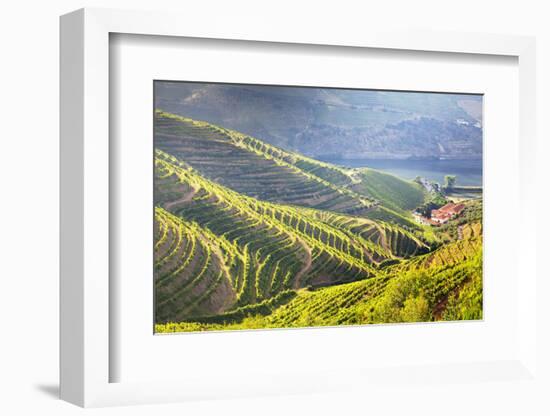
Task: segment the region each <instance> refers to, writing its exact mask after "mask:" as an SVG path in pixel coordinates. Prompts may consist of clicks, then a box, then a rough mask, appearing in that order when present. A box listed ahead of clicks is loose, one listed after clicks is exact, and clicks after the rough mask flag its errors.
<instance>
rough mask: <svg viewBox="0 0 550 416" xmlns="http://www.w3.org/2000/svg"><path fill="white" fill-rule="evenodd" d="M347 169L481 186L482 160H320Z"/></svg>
mask: <svg viewBox="0 0 550 416" xmlns="http://www.w3.org/2000/svg"><path fill="white" fill-rule="evenodd" d="M321 160H323V161H325V162H329V163H332V164H335V165H339V166H345V167H348V168H361V167H369V168H373V169H378V170H381V171H384V172H388V173H391V174H393V175H397V176H399V177H401V178H403V179H414V178H416V177H417V176H422V177H424V178H426V179H428V180H430V181H435V182H439V183H441V184H442V183H443V182H444V177H445V175H455V176H456V182H457V185H464V186H481V185H482V183H483V180H482V177H483V166H482V160H383V159H330V158H329V159H321Z"/></svg>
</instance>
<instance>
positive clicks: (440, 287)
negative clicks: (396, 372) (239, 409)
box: [156, 236, 482, 332]
mask: <svg viewBox="0 0 550 416" xmlns="http://www.w3.org/2000/svg"><path fill="white" fill-rule="evenodd" d="M459 243H460V244H459ZM462 243H463V242H457V243H453V244H450V245H448V246H445V247H442V248H440V249H439V250H437V251H436V252H434V253H432V254H428V255H426V256H425V259H424V262H423V263H422V264H423V266H422V267H420V263H418V262H414V263H411V264H410V267H404V266H403V265H400V266H399V267H396V268H393V269H390V270H389V271H388V272H387V273H385V274H381V275H379V276H378V277H376V278H373V279H368V280H364V281H360V282H354V283H348V284H344V285H339V286H333V287H329V288H323V289H319V290H315V291H308V290H301V291H298V293H297V296H296V297H294V298H292V299H291V300H290V301H288V303H286V304H284V305H282V306H280V307H278V308H274V309H266V310H264V312H263V313H255V312H251V313H249V314H248V315H247V314H243V315H241V316H239V317H238V319H235V317H233V316H220V317H217V319H210V320H199V321H195V322H180V323H168V324H165V325H157V326H156V330H157V331H158V332H180V331H206V330H221V329H229V330H232V329H233V330H235V329H255V328H281V327H303V326H333V325H360V324H375V323H391V322H426V321H435V320H464V319H481V318H482V287H481V276H482V248H481V238H480V237H479V236H477V237H472V238H471V240H470V241H469V242H468V248H467V249H464V244H462ZM432 257H433V258H438V259H446V261H443V262H440V261H429V259H430V258H432ZM433 258H432V260H433Z"/></svg>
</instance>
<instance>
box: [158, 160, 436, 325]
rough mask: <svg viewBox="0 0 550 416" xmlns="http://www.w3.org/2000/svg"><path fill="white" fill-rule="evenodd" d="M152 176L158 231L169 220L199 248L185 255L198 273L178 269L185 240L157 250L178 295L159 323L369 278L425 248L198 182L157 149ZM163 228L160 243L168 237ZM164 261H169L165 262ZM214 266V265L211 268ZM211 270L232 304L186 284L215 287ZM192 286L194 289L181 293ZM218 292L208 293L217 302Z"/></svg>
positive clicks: (165, 280)
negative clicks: (387, 263)
mask: <svg viewBox="0 0 550 416" xmlns="http://www.w3.org/2000/svg"><path fill="white" fill-rule="evenodd" d="M155 175H156V178H155V200H156V201H157V204H158V208H157V217H162V218H160V219H162V220H163V221H159V220H158V221H157V222H159V223H160V225H163V224H164V223H166V222H168V221H167V220H166V218H168V220H170V222H171V223H173V225H172V226H171V229H176V230H177V229H180V228H181V229H183V230H192V231H193V230H194V231H195V234H194V235H195V236H196V238H195V240H197V241H198V242H202V244H201V245H202V246H204V248H202V249H201V250H200V251H197V250H198V249H197V248H196V247H199V244H198V243H197V244H195V251H190V252H191V253H192V254H193V255H195V256H196V255H199V256H200V258H201V262H202V263H204V266H203V267H202V268H201V267H198V266H197V265H196V264H195V262H192V263H191V265H190V266H189V267H183V268H181V267H178V264H179V263H183V262H184V261H185V260H184V258H185V257H187V258H189V257H190V254H189V251H184V250H188V249H187V246H189V245H190V243H189V241H188V240H190V239H189V238H185V237H178V238H179V240H182V241H183V242H181V241H180V242H177V241H176V242H173V243H172V245H171V246H168V247H164V246H165V245H166V244H168V243H164V244H162V245H160V248H163V247H164V251H163V252H160V251H157V252H156V256H155V257H156V261H157V264H159V263H161V264H163V263H167V264H169V265H170V266H171V267H169V268H168V270H166V268H164V269H159V280H160V281H161V282H162V284H163V285H168V286H167V287H169V288H171V290H174V291H176V292H178V293H180V292H181V296H179V297H177V298H174V299H173V300H171V301H170V302H168V304H166V303H163V304H162V305H161V306H162V307H163V308H164V309H162V310H157V313H158V318H159V321H166V320H167V318H168V317H171V318H172V319H183V318H188V317H191V316H197V315H200V314H201V313H202V314H209V313H210V314H211V313H215V312H221V311H225V310H228V309H231V308H234V307H239V306H240V307H243V306H246V305H250V304H255V303H261V302H263V301H264V300H266V299H270V298H272V297H274V296H277V295H278V294H279V293H281V292H283V291H285V290H289V289H295V288H300V287H305V286H308V285H314V286H320V285H327V284H334V283H338V282H346V281H348V282H349V281H353V280H357V279H364V278H367V277H372V276H374V275H376V274H377V270H378V265H379V264H380V263H382V262H383V261H385V260H388V259H395V258H398V257H404V256H406V257H408V256H411V255H414V254H417V253H421V252H423V251H425V250H426V247H425V246H424V244H423V243H422V242H421V241H420V240H418V239H417V238H415V237H414V235H412V234H411V233H409V232H407V231H405V230H402V229H400V228H399V227H395V226H391V225H389V224H377V223H375V222H373V221H370V220H367V219H362V218H359V217H350V216H346V215H344V214H335V213H330V212H325V211H318V210H315V209H307V208H300V207H294V206H288V205H281V204H273V203H269V202H265V201H257V200H255V199H253V198H250V197H247V196H245V195H241V194H239V193H237V192H234V191H232V190H230V189H228V188H225V187H223V186H221V185H219V184H217V183H215V182H212V181H210V180H208V179H206V178H204V177H202V176H201V175H199V174H198V172H197V171H196V170H194V169H193V168H191V167H189V166H188V165H187V164H185V163H184V162H182V161H179V160H178V159H177V158H175V157H174V156H171V155H168V154H166V153H164V152H162V151H157V158H156V168H155ZM170 212H171V213H172V214H174V215H170ZM178 221H179V222H178ZM160 225H159V227H158V228H159V229H158V232H157V234H156V238H157V244H158V243H159V241H160V240H162V239H163V238H165V237H164V234H165V233H164V232H163V231H162V230H161V227H160ZM164 228H166V226H164ZM189 233H190V232H189V231H187V234H189ZM172 234H176V232H171V233H170V236H171V235H172ZM179 234H182V233H181V232H179ZM171 240H176V238H173V237H172V239H171ZM180 246H181V248H180ZM171 253H175V254H171ZM197 253H198V254H197ZM166 256H170V257H169V259H168V260H165V257H166ZM216 257H217V258H218V260H216ZM220 258H221V259H222V261H221V263H220V260H219V259H220ZM209 261H210V265H207V263H208V262H209ZM213 262H217V264H218V266H217V267H213V266H212V263H213ZM191 266H193V267H191ZM222 269H224V270H222ZM216 271H218V272H220V271H223V272H224V273H223V275H224V278H225V280H228V281H230V282H231V288H230V289H228V288H227V287H225V286H224V287H221V289H223V290H221V289H220V291H218V292H219V293H225V294H226V296H228V297H229V298H230V299H233V301H231V302H229V303H227V302H225V303H224V302H220V301H219V300H218V301H212V300H208V298H207V297H206V296H202V295H201V294H202V292H204V291H206V290H207V286H206V285H205V284H204V285H202V286H201V285H198V283H195V284H194V285H192V286H190V283H189V282H195V281H197V282H205V281H206V280H207V279H210V280H212V281H216V282H218V280H214V279H221V278H222V277H220V276H218V275H217V274H216ZM201 273H202V274H201ZM214 275H215V276H214ZM225 280H224V281H225ZM195 286H196V289H195V290H194V291H191V290H190V289H186V288H188V287H191V288H193V287H195ZM163 287H164V286H163ZM158 289H159V290H160V289H162V287H159V288H158ZM212 290H213V289H212ZM218 292H214V291H212V292H210V294H211V295H212V296H214V297H215V296H216V293H218ZM229 292H231V293H229ZM199 296H202V297H200V299H201V301H199V300H197V299H199ZM174 305H175V306H174ZM170 311H173V313H174V314H175V315H170Z"/></svg>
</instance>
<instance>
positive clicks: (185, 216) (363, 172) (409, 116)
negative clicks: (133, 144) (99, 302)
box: [153, 81, 483, 333]
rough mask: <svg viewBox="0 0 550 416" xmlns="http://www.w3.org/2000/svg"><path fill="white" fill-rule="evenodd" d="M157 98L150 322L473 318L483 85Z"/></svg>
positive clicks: (160, 93)
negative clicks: (459, 90) (472, 91)
mask: <svg viewBox="0 0 550 416" xmlns="http://www.w3.org/2000/svg"><path fill="white" fill-rule="evenodd" d="M154 99H155V115H154V117H155V118H154V139H153V140H154V146H155V162H154V163H155V179H154V187H155V188H154V189H155V195H154V203H155V240H154V242H155V246H154V250H155V252H154V262H155V332H160V333H167V332H183V331H211V330H231V329H234V330H237V329H262V328H264V329H265V328H296V327H309V326H338V325H361V324H369V323H393V322H431V321H440V320H443V321H444V320H447V321H449V320H475V319H482V317H483V290H482V217H483V215H482V212H483V210H482V160H483V158H482V156H483V155H482V151H483V129H482V108H483V103H482V99H483V97H482V96H481V95H466V94H447V93H427V92H402V91H373V90H352V89H331V88H316V87H289V86H268V85H243V84H214V83H198V82H193V83H189V82H171V81H155V82H154ZM243 132H247V133H243Z"/></svg>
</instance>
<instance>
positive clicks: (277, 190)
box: [155, 112, 373, 215]
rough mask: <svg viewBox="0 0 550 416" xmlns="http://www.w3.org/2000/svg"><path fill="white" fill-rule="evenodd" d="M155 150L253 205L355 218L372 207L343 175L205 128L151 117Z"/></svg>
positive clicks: (258, 143) (171, 117)
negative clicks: (253, 200) (288, 206)
mask: <svg viewBox="0 0 550 416" xmlns="http://www.w3.org/2000/svg"><path fill="white" fill-rule="evenodd" d="M155 146H156V147H157V148H158V149H160V150H164V151H166V152H167V153H169V154H172V155H174V156H176V157H177V158H179V159H181V160H185V162H186V163H188V164H189V165H190V166H192V167H193V168H195V169H196V170H197V171H198V172H200V174H201V175H203V176H204V177H206V178H208V179H212V180H214V181H216V182H217V183H220V184H222V185H227V186H229V187H230V188H231V189H233V190H235V191H237V192H239V193H242V194H245V195H248V196H251V197H253V198H256V199H259V200H263V201H274V202H279V203H285V204H292V205H300V206H307V207H314V208H317V209H326V210H331V211H338V212H343V213H350V214H356V215H360V214H361V213H365V212H367V211H368V209H369V207H371V206H372V205H373V203H372V201H371V200H370V199H369V198H368V197H367V196H363V195H360V194H358V193H356V192H353V191H351V190H349V189H348V186H350V185H352V183H353V180H352V178H351V177H350V176H348V175H347V174H345V173H344V172H343V170H340V169H338V168H336V167H331V166H330V165H328V164H321V163H320V162H319V163H313V162H312V161H311V160H309V159H307V158H304V157H301V156H299V155H296V154H291V153H288V152H285V151H283V150H281V149H277V148H275V147H273V146H270V145H268V144H265V143H262V142H261V141H259V140H257V139H254V138H252V137H249V136H246V135H244V134H241V133H238V132H235V131H232V130H228V129H224V128H221V127H218V126H214V125H211V124H208V123H205V122H200V121H195V120H191V119H187V118H183V117H179V116H174V115H171V114H167V113H163V112H157V113H156V120H155Z"/></svg>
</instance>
